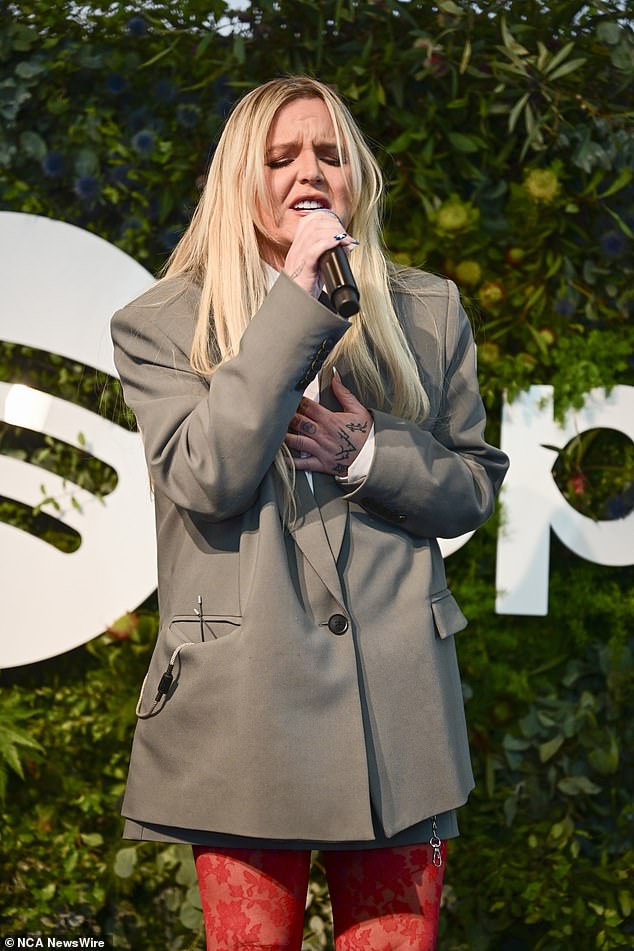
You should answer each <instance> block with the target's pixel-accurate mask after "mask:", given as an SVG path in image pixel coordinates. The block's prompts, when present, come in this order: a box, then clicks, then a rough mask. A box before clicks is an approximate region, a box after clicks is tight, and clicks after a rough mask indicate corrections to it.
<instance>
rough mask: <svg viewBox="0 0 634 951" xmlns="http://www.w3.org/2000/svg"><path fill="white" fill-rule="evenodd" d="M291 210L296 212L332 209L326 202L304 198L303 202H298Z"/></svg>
mask: <svg viewBox="0 0 634 951" xmlns="http://www.w3.org/2000/svg"><path fill="white" fill-rule="evenodd" d="M291 208H292V209H293V210H294V211H318V210H319V209H320V208H330V205H329V204H328V202H326V201H319V200H317V199H312V198H311V199H309V198H302V200H301V201H296V202H295V204H294V205H291Z"/></svg>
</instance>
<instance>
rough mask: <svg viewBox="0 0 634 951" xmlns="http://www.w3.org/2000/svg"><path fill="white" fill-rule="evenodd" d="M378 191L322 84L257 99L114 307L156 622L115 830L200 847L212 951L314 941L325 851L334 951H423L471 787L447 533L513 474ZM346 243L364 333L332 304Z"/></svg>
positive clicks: (454, 299)
mask: <svg viewBox="0 0 634 951" xmlns="http://www.w3.org/2000/svg"><path fill="white" fill-rule="evenodd" d="M382 194H383V185H382V181H381V176H380V172H379V169H378V166H377V163H376V161H375V160H374V158H373V156H372V154H371V152H370V150H369V148H368V146H367V145H366V143H365V141H364V139H363V137H362V135H361V133H360V132H359V130H358V128H357V126H356V125H355V123H354V120H353V119H352V117H351V115H350V114H349V112H348V111H347V109H346V108H345V106H344V105H343V103H342V102H341V100H340V99H339V98H338V97H337V96H336V95H335V94H334V93H333V91H332V90H331V89H330V88H329V87H327V86H325V85H323V84H322V83H320V82H317V81H316V80H313V79H309V78H306V77H292V78H288V79H279V80H273V81H272V82H268V83H266V84H265V85H263V86H260V87H259V88H257V89H254V90H253V91H252V92H250V93H248V95H246V96H245V97H244V98H243V99H242V100H241V101H240V102H239V103H238V105H237V106H236V107H235V109H234V111H233V113H232V114H231V116H230V117H229V119H228V121H227V123H226V125H225V128H224V131H223V134H222V137H221V139H220V142H219V144H218V147H217V149H216V151H215V154H214V158H213V161H212V163H211V168H210V170H209V176H208V179H207V183H206V186H205V189H204V193H203V195H202V198H201V200H200V203H199V205H198V207H197V209H196V211H195V213H194V216H193V218H192V221H191V224H190V226H189V228H188V229H187V231H186V232H185V234H184V236H183V238H182V239H181V241H180V243H179V244H178V246H177V248H176V249H175V251H174V253H173V255H172V258H171V260H170V262H169V266H168V267H167V270H166V273H165V276H164V277H163V278H162V279H161V280H160V281H159V282H158V283H157V284H156V285H155V286H154V287H153V288H152V289H151V290H150V291H148V292H147V293H145V294H143V295H142V296H141V297H140V298H139V299H137V300H136V301H134V302H133V303H131V304H129V305H128V306H127V307H125V308H124V309H123V310H121V311H120V312H119V313H117V314H116V315H115V317H114V319H113V324H112V333H113V338H114V343H115V352H116V362H117V367H118V370H119V372H120V375H121V380H122V382H123V387H124V392H125V398H126V400H127V402H128V403H129V405H130V406H131V407H132V409H133V410H134V412H135V414H136V417H137V420H138V424H139V428H140V430H141V434H142V437H143V442H144V446H145V452H146V457H147V462H148V466H149V470H150V475H151V480H152V485H153V490H154V497H155V507H156V531H157V541H158V560H159V602H160V619H161V623H160V631H159V635H158V641H157V644H156V647H155V650H154V653H153V656H152V660H151V662H150V666H149V670H148V673H147V677H146V679H145V682H144V685H143V689H142V692H141V697H140V699H139V704H138V708H137V713H138V725H137V729H136V734H135V739H134V747H133V752H132V761H131V766H130V774H129V779H128V785H127V790H126V796H125V800H124V804H123V810H122V811H123V814H124V816H125V817H126V819H127V821H126V826H125V833H124V834H125V836H126V837H128V838H133V839H147V840H153V841H161V842H181V843H182V842H184V843H190V844H192V845H193V846H194V854H195V859H196V868H197V872H198V879H199V885H200V891H201V897H202V903H203V911H204V917H205V926H206V934H207V948H208V949H210V951H211V949H215V951H230V949H234V948H235V949H237V948H258V949H264V948H267V949H271V948H274V949H289V951H299V948H300V946H301V941H302V927H303V913H304V903H305V897H306V888H307V881H308V873H309V863H310V851H311V849H320V850H323V856H324V861H325V865H326V870H327V876H328V884H329V889H330V896H331V902H332V907H333V916H334V928H335V938H336V947H337V951H355V949H363V951H372V949H377V951H378V949H382V951H386V949H402V948H416V949H419V951H420V949H425V951H430V949H433V948H434V947H435V941H436V933H437V926H438V910H439V902H440V891H441V886H442V876H443V872H444V863H445V852H446V840H447V839H449V838H452V837H454V836H456V835H457V834H458V830H457V824H456V817H455V810H456V809H457V808H458V807H459V806H461V805H462V804H463V803H464V802H465V801H466V799H467V797H468V794H469V791H470V789H471V788H472V786H473V777H472V773H471V766H470V761H469V752H468V748H467V735H466V728H465V720H464V713H463V705H462V694H461V688H460V679H459V673H458V667H457V663H456V654H455V647H454V638H453V635H454V634H455V633H456V632H457V631H459V630H461V629H462V628H463V627H464V626H465V625H466V620H465V618H464V616H463V615H462V613H461V611H460V609H459V607H458V605H457V604H456V602H455V600H454V598H453V596H452V595H451V593H450V591H449V589H448V588H447V582H446V580H445V572H444V566H443V560H442V557H441V554H440V550H439V547H438V543H437V541H436V538H437V536H440V537H443V536H445V537H450V536H457V535H460V534H462V533H464V532H468V531H471V530H473V529H475V528H477V527H478V526H479V525H481V524H482V523H483V522H484V521H485V520H486V519H487V518H488V517H489V515H490V514H491V511H492V509H493V504H494V497H495V494H496V492H497V490H498V488H499V486H500V484H501V482H502V479H503V477H504V473H505V471H506V467H507V460H506V457H505V456H504V454H503V453H502V452H500V451H499V450H497V449H494V448H492V447H491V446H489V445H488V444H487V443H486V442H485V441H484V437H483V431H484V424H485V414H484V409H483V406H482V402H481V400H480V396H479V392H478V385H477V380H476V369H475V351H474V344H473V339H472V335H471V330H470V327H469V323H468V321H467V319H466V317H465V315H464V312H463V310H462V308H461V306H460V303H459V300H458V294H457V291H456V288H455V286H454V285H453V284H451V283H450V282H449V281H447V280H445V279H442V278H439V277H435V276H433V275H430V274H426V273H423V272H421V271H417V270H413V269H403V268H397V267H396V266H394V265H393V264H390V262H389V261H388V260H387V259H386V257H385V254H384V251H383V248H382V244H381V236H380V206H381V199H382ZM337 246H340V247H343V248H346V249H348V251H349V260H350V264H351V267H352V270H353V271H354V276H355V280H356V284H357V286H358V289H359V293H360V305H361V309H360V312H359V313H358V314H357V315H356V316H353V317H350V318H349V319H346V318H344V317H341V316H339V314H338V313H336V312H335V310H333V309H332V307H331V306H330V300H329V298H328V296H327V295H326V294H325V293H324V292H323V285H324V274H323V273H322V270H323V259H322V256H323V255H324V253H325V252H328V251H330V250H331V249H333V248H335V247H337ZM320 261H322V265H321V267H320Z"/></svg>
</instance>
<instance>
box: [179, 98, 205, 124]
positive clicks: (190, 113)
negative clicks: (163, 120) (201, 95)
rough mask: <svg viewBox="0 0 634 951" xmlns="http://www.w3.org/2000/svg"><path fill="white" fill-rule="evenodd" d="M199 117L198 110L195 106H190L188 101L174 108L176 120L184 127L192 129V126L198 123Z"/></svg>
mask: <svg viewBox="0 0 634 951" xmlns="http://www.w3.org/2000/svg"><path fill="white" fill-rule="evenodd" d="M199 118H200V110H199V109H198V107H197V106H192V105H190V104H189V103H183V104H182V105H180V106H179V107H178V108H177V110H176V120H177V122H180V124H181V125H182V126H185V128H186V129H193V128H194V126H196V125H198V120H199Z"/></svg>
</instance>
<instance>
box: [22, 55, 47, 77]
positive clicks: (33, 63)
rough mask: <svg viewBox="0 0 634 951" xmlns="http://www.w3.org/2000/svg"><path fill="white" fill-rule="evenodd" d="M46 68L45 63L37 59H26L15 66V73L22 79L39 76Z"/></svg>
mask: <svg viewBox="0 0 634 951" xmlns="http://www.w3.org/2000/svg"><path fill="white" fill-rule="evenodd" d="M45 69H46V66H45V65H44V63H38V62H37V60H32V59H25V60H23V61H22V62H21V63H18V65H17V66H16V67H15V75H16V76H19V77H20V79H33V77H34V76H39V75H40V73H43V72H44V71H45Z"/></svg>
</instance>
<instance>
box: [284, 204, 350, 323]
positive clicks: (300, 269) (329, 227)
mask: <svg viewBox="0 0 634 951" xmlns="http://www.w3.org/2000/svg"><path fill="white" fill-rule="evenodd" d="M320 212H321V214H320ZM326 216H327V217H326ZM333 219H334V222H336V224H335V223H334V222H333ZM337 225H339V229H338V230H337ZM333 230H334V231H335V233H334V234H333ZM333 241H336V242H338V243H337V244H335V245H333ZM358 243H359V242H358V241H355V239H354V238H352V237H351V236H350V235H349V234H348V233H347V232H346V230H345V226H344V225H343V224H342V222H341V219H340V218H339V217H338V215H337V214H336V213H335V212H334V211H331V210H330V209H325V208H324V209H315V210H314V211H311V213H310V214H306V215H304V216H303V218H302V220H301V221H300V223H299V226H298V228H297V232H296V234H295V238H294V239H293V243H292V244H291V247H290V248H289V250H288V254H287V256H286V261H285V264H284V271H285V272H286V273H287V274H288V275H289V277H291V278H292V279H293V280H294V281H296V283H298V284H299V285H300V286H301V287H303V288H304V290H305V291H307V292H308V293H309V294H312V296H313V297H319V294H320V293H321V291H322V288H323V287H325V290H326V293H327V294H328V296H329V298H330V301H331V304H332V306H333V308H334V309H335V310H336V311H337V313H338V314H340V315H341V316H342V317H345V318H349V317H352V316H353V315H354V314H356V313H358V311H359V290H358V288H357V285H356V282H355V280H354V276H353V274H352V271H351V269H350V264H349V262H348V256H347V254H346V251H345V248H347V247H354V246H355V245H357V244H358Z"/></svg>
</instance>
